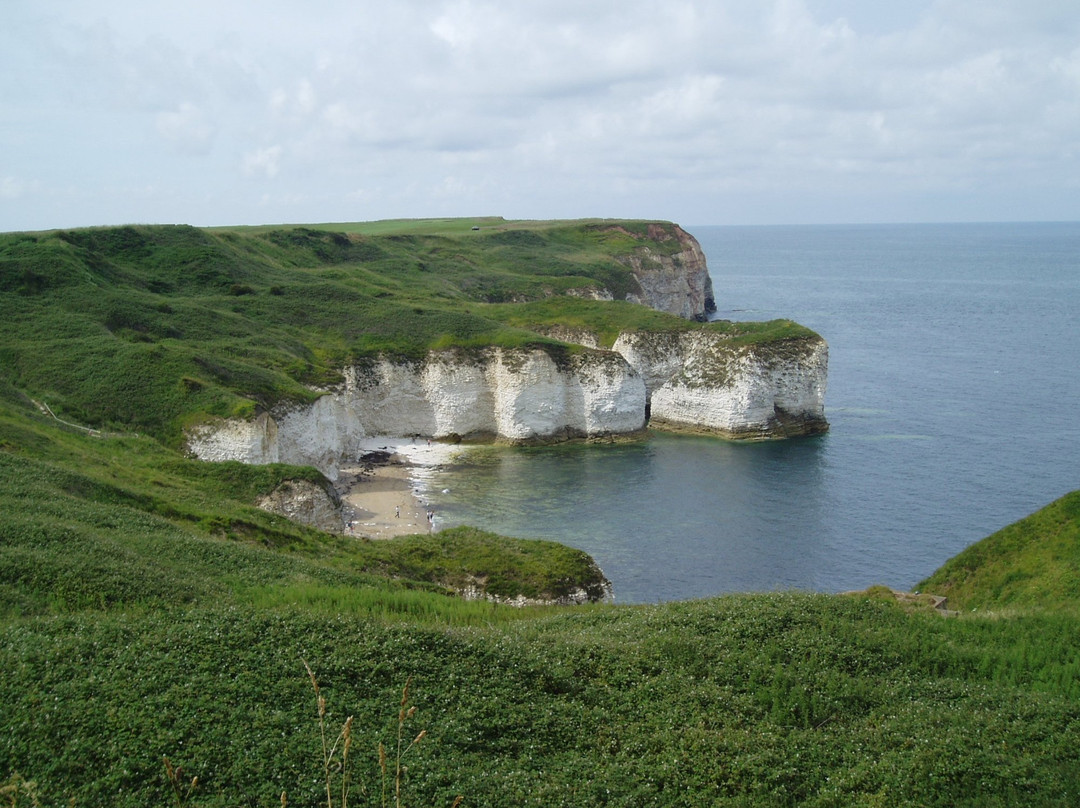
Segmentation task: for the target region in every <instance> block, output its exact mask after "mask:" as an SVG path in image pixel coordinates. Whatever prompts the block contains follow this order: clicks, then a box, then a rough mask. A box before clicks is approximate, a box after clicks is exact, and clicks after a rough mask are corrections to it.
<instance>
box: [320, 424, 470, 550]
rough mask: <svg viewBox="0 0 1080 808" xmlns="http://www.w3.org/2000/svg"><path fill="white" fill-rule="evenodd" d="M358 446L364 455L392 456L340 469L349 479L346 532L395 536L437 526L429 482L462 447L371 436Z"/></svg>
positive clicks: (345, 500) (344, 496)
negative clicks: (429, 498)
mask: <svg viewBox="0 0 1080 808" xmlns="http://www.w3.org/2000/svg"><path fill="white" fill-rule="evenodd" d="M359 449H360V454H361V456H363V455H364V454H366V453H368V452H386V453H387V454H388V455H389V456H390V459H389V462H387V463H385V464H381V465H374V466H370V465H366V464H363V463H357V464H354V465H349V466H345V467H343V468H342V469H341V476H342V477H343V478H345V479H347V480H349V481H350V483H349V485H348V487H347V489H346V490H345V491H344V492H343V493H342V497H341V499H342V510H343V516H344V519H345V533H346V535H350V536H360V537H364V538H369V539H391V538H394V537H395V536H407V535H410V534H413V533H430V532H432V531H433V530H437V529H438V527H439V516H438V514H434V518H433V519H431V520H429V519H428V513H429V512H430V510H431V509H430V506H429V503H428V502H427V499H426V497H425V493H426V491H427V488H428V483H429V481H430V479H431V474H432V472H433V471H435V470H436V469H438V467H439V466H441V465H443V464H445V463H449V462H450V461H451V460H452V459H453V457H454V456H455V455H457V454H458V453H460V452H461V451H462V447H461V446H456V445H450V444H446V443H438V442H436V441H430V440H428V439H427V438H415V439H414V438H398V437H369V438H364V440H362V441H361V442H360V446H359Z"/></svg>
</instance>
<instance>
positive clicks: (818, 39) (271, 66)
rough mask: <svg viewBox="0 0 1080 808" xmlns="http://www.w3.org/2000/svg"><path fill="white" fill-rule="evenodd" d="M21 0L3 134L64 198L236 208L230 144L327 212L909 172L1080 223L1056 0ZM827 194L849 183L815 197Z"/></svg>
mask: <svg viewBox="0 0 1080 808" xmlns="http://www.w3.org/2000/svg"><path fill="white" fill-rule="evenodd" d="M15 4H16V12H15V13H14V14H13V15H12V19H13V20H14V23H13V24H11V25H9V26H7V30H6V31H0V53H4V54H6V56H4V57H2V58H4V60H5V63H10V68H9V69H6V70H5V71H0V91H2V92H3V93H4V98H5V106H4V109H3V110H0V124H2V126H0V154H4V155H5V156H9V159H10V160H11V161H12V165H18V166H20V170H25V171H26V172H27V173H29V174H34V175H37V176H43V177H44V176H46V175H47V174H48V172H50V171H55V173H56V174H57V176H58V177H59V176H63V177H65V181H67V179H66V178H69V177H75V176H79V177H85V181H86V182H87V183H88V187H87V188H86V189H85V193H84V194H81V195H75V196H73V197H72V198H73V199H82V198H92V197H93V185H94V183H96V184H97V185H98V186H101V185H103V184H104V181H103V178H110V177H116V178H118V180H122V182H119V181H118V183H117V185H120V184H123V185H127V186H129V187H135V186H139V185H140V184H142V183H145V182H147V181H151V180H152V181H153V183H154V185H155V187H158V188H161V189H162V191H161V193H162V194H166V193H169V194H170V198H172V199H184V198H188V197H190V198H194V197H195V194H196V192H197V193H198V194H199V198H200V199H201V200H205V198H206V197H207V195H209V196H210V197H211V198H212V199H214V200H217V202H216V204H217V205H218V207H217V208H209V207H207V206H206V205H205V204H204V205H202V206H200V207H199V208H198V209H196V210H193V211H192V212H191V213H189V214H186V215H184V216H183V217H181V218H185V219H188V220H192V219H196V218H198V217H207V216H210V217H214V218H216V219H218V220H223V221H236V220H237V219H238V217H239V218H244V217H248V218H251V219H252V220H256V219H257V218H258V217H259V216H263V215H266V211H267V208H266V207H260V206H257V205H255V206H252V208H251V210H250V211H247V209H246V208H245V206H246V205H248V202H247V201H246V198H243V197H240V198H235V199H234V198H232V197H230V194H232V193H236V191H235V190H234V189H233V188H232V187H231V186H230V184H229V182H230V181H229V177H230V176H235V169H236V165H235V163H234V165H233V166H229V165H228V161H229V160H233V161H235V160H236V159H237V158H236V155H240V157H239V169H240V172H241V174H242V175H243V176H246V177H250V178H257V179H274V180H275V185H276V186H277V188H276V190H277V192H278V193H279V198H286V197H288V198H289V199H290V200H291V202H290V205H291V207H290V208H289V210H290V211H292V212H294V213H295V215H298V216H302V217H305V218H307V219H309V220H316V221H317V220H322V221H325V220H329V219H340V218H342V216H343V214H342V213H341V212H336V211H335V206H341V207H342V208H343V209H344V210H347V211H349V213H348V215H349V216H353V217H355V216H357V215H362V216H365V217H370V218H382V217H383V216H385V215H414V216H422V215H426V214H427V213H429V212H433V211H431V210H429V208H430V207H438V208H439V211H438V212H439V213H440V214H444V213H462V214H465V213H470V212H472V211H471V210H465V209H459V210H448V209H447V208H446V205H448V204H450V203H451V201H452V200H453V199H454V198H455V197H458V198H459V199H463V200H467V201H468V203H469V204H473V205H476V206H478V207H479V208H481V209H484V210H486V211H487V212H500V213H504V214H506V215H511V216H512V215H529V216H560V215H566V213H567V211H568V210H569V209H570V208H574V207H578V206H583V205H585V204H590V205H593V206H594V207H595V208H596V209H595V210H593V211H582V213H583V214H587V213H590V212H591V213H595V214H596V215H662V216H667V217H670V218H676V219H681V220H683V221H690V222H695V221H696V222H704V221H708V220H709V217H710V211H712V210H715V209H720V208H722V209H725V210H727V209H735V208H737V207H738V198H739V195H740V194H741V195H745V194H751V193H752V194H755V195H758V196H760V197H762V198H765V197H768V196H770V195H771V196H773V197H775V198H777V199H780V198H783V200H784V207H783V209H784V210H785V211H792V210H800V209H801V210H804V211H805V216H806V217H808V218H815V219H817V218H830V217H835V218H845V217H848V216H850V215H851V213H850V211H852V210H855V211H858V212H859V214H860V215H865V216H868V217H872V216H873V212H872V211H871V210H867V208H866V200H867V199H871V200H873V199H874V198H878V197H880V198H881V199H882V200H883V204H882V206H881V210H883V211H885V210H893V209H895V208H896V206H895V205H890V204H886V201H887V198H888V197H889V195H890V194H894V193H895V194H898V195H901V196H904V198H905V199H907V198H909V197H910V193H911V189H912V188H919V189H931V190H934V189H936V191H935V193H934V194H929V193H928V194H927V196H926V203H925V204H926V207H925V209H924V211H923V212H922V213H921V214H917V215H918V216H919V217H921V218H941V217H952V218H963V211H962V210H961V209H958V208H957V207H956V206H955V205H952V206H951V207H950V208H948V209H945V208H941V207H935V205H937V204H938V202H937V200H938V199H940V197H941V194H942V193H945V192H949V193H951V192H952V191H953V190H954V189H955V188H959V187H967V188H971V194H972V196H971V199H972V202H973V205H972V209H973V210H974V209H978V210H980V211H984V210H986V209H987V207H988V205H991V204H997V205H998V207H999V208H1000V210H1001V216H1002V217H1004V218H1025V217H1026V216H1025V212H1026V211H1025V210H1018V209H1017V208H1016V207H1015V203H1014V202H1013V201H1012V200H1014V199H1019V198H1031V197H1033V196H1036V197H1038V198H1044V199H1046V200H1047V210H1052V211H1054V212H1055V216H1054V218H1070V217H1077V216H1080V198H1078V197H1077V195H1076V191H1075V189H1076V186H1077V185H1078V184H1080V175H1078V166H1077V161H1076V158H1077V148H1076V147H1075V146H1074V145H1073V143H1074V141H1075V134H1074V133H1075V131H1076V130H1077V127H1078V125H1080V102H1078V98H1080V49H1078V48H1077V46H1076V42H1077V41H1078V40H1080V15H1076V14H1075V13H1074V12H1073V11H1072V5H1073V4H1072V3H1071V2H1056V1H1055V0H995V2H994V3H991V4H990V5H989V6H988V5H987V4H985V3H976V2H975V0H912V2H911V3H904V4H892V5H890V6H889V7H888V8H886V7H884V6H881V7H879V6H876V5H873V4H867V3H864V2H861V0H763V2H761V3H745V2H741V0H672V2H669V3H666V4H664V5H663V6H662V7H657V6H656V4H655V3H652V2H645V0H619V2H615V0H594V1H593V2H589V3H581V2H580V0H546V1H545V2H541V1H540V0H522V1H521V2H515V3H505V2H503V3H498V2H494V0H399V2H395V3H393V4H385V3H376V2H374V0H352V2H345V0H318V1H317V2H315V3H314V4H311V5H309V6H304V7H297V6H296V5H295V4H290V3H287V2H285V1H284V0H268V2H267V3H263V4H259V5H258V6H257V7H256V6H255V5H254V4H253V3H250V2H242V1H241V0H217V1H216V2H214V3H210V2H209V0H190V2H189V3H187V4H185V6H184V8H183V10H182V13H181V10H180V7H175V8H174V7H172V6H170V5H168V4H167V5H166V7H160V8H159V7H158V6H154V5H153V4H149V5H147V4H145V3H135V2H134V0H112V2H110V4H108V9H107V10H102V9H97V10H95V9H93V8H89V7H87V6H84V5H79V4H71V3H70V2H67V0H34V2H33V3H31V0H15ZM256 12H257V13H256ZM208 20H209V22H207V21H208ZM5 66H7V64H5ZM16 76H18V77H20V78H19V79H18V80H16V78H15V77H16ZM146 133H150V134H151V137H145V135H146ZM140 138H141V139H142V140H140ZM160 139H164V140H165V141H166V142H167V143H168V144H170V146H171V147H172V148H171V150H166V151H164V152H163V151H162V150H161V149H160V148H156V147H157V146H159V145H160ZM177 154H178V155H180V156H184V155H187V156H191V155H199V156H201V157H202V158H203V159H201V160H199V161H192V160H183V159H179V158H178V157H177V156H175V155H177ZM286 156H287V158H288V166H289V169H290V170H289V171H285V170H283V168H284V164H285V163H284V161H285V158H286ZM23 167H25V169H23ZM88 167H90V168H89V169H88ZM76 169H77V170H76ZM95 172H98V173H97V174H95ZM448 178H452V179H448ZM1035 187H1037V188H1038V189H1039V191H1040V194H1038V195H1037V194H1034V193H1033V192H1031V191H1030V189H1031V188H1035ZM357 188H364V189H368V192H366V193H364V194H363V195H362V196H361V197H359V198H357V197H355V196H350V195H351V194H353V193H354V192H355V190H356V189H357ZM373 189H393V190H392V191H389V192H387V191H384V190H379V191H378V192H376V191H375V190H373ZM673 189H677V190H673ZM1010 189H1015V190H1016V191H1022V190H1024V189H1029V191H1028V192H1026V193H1009V190H1010ZM1055 189H1056V190H1055ZM826 192H827V193H826ZM5 193H8V194H10V191H7V192H5ZM991 194H993V195H996V196H995V197H993V198H991V197H988V195H991ZM826 195H827V196H828V197H829V198H832V199H838V200H843V199H845V198H848V197H849V196H850V198H851V199H856V198H857V199H858V200H859V202H858V204H855V203H852V205H850V206H848V207H846V208H845V207H844V206H843V205H840V206H838V207H836V208H835V211H829V210H824V209H823V208H822V205H821V202H820V200H821V198H822V197H823V196H826ZM35 196H37V195H35ZM7 198H10V197H7ZM72 204H74V203H72ZM117 204H118V205H119V204H122V200H117ZM463 204H464V203H463ZM669 204H670V205H673V206H674V207H673V208H671V209H667V208H664V209H660V208H662V207H663V206H665V205H669ZM390 205H396V206H399V207H398V208H396V209H395V210H393V211H390V210H386V209H385V207H381V206H390ZM762 209H767V206H763V208H762ZM94 214H95V211H94V210H93V209H89V208H88V209H86V211H85V213H84V215H86V216H88V217H92V216H93V215H94ZM135 214H137V210H136V211H135V213H134V214H133V215H130V216H128V219H129V220H134V219H137V218H138V217H137V215H135ZM27 215H37V216H39V217H44V218H47V217H48V216H49V215H50V209H49V208H48V207H47V205H45V204H44V203H43V206H42V208H41V209H40V210H39V211H37V212H36V213H34V211H32V210H30V209H29V208H28V209H27ZM72 215H73V216H74V215H75V211H74V208H73V213H72ZM214 218H211V219H210V220H209V221H210V222H212V221H213V220H214ZM37 223H38V224H39V225H40V226H48V225H49V222H48V221H44V220H42V221H37ZM88 223H92V221H91V222H88Z"/></svg>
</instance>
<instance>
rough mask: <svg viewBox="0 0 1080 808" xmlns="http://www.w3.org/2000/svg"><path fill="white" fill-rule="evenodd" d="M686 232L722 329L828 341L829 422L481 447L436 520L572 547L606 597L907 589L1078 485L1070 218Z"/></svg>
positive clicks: (1078, 307)
mask: <svg viewBox="0 0 1080 808" xmlns="http://www.w3.org/2000/svg"><path fill="white" fill-rule="evenodd" d="M690 229H691V231H692V232H693V233H694V235H695V236H696V237H697V238H698V240H699V241H700V242H701V244H702V247H703V248H704V249H705V252H706V254H707V256H708V259H709V267H710V270H711V272H712V276H713V283H714V285H715V291H716V299H717V305H718V306H719V308H720V311H719V313H718V316H719V317H723V318H726V319H742V320H766V319H772V318H776V317H787V318H791V319H794V320H797V321H798V322H800V323H803V324H804V325H807V326H809V327H811V328H813V329H814V330H816V331H817V332H818V333H820V334H821V335H822V336H824V337H825V338H826V340H827V341H828V342H829V346H830V367H829V389H828V395H827V397H826V414H827V417H828V418H829V421H830V423H831V426H832V428H831V431H830V432H829V433H828V434H827V435H824V436H820V437H815V438H807V439H800V440H795V441H788V442H777V443H768V444H735V443H730V442H726V441H722V440H717V439H710V438H690V437H678V436H666V435H659V434H658V435H655V436H654V437H653V438H652V439H650V440H648V441H645V442H643V443H638V444H631V445H617V446H585V445H570V446H559V447H549V448H543V449H510V448H484V449H478V450H475V451H473V452H470V453H469V454H468V455H467V456H466V460H467V462H466V463H465V464H463V465H462V466H459V467H456V468H454V469H450V470H447V471H445V472H444V473H442V474H441V475H440V476H439V478H438V479H437V480H434V481H433V486H432V487H433V489H434V490H436V491H437V490H441V489H443V488H447V489H449V493H448V494H444V495H434V496H433V500H434V502H435V504H436V509H437V512H438V513H439V518H440V525H442V526H445V525H451V524H460V523H468V524H474V525H478V526H481V527H484V528H487V529H490V530H494V531H497V532H500V533H504V534H507V535H514V536H522V537H542V538H551V539H555V540H558V541H561V542H564V543H566V544H570V545H573V546H575V547H580V548H582V549H584V550H586V551H588V552H589V553H591V554H592V555H593V557H595V558H596V559H597V561H598V562H599V563H600V565H601V567H603V569H604V571H605V573H606V574H607V575H608V577H609V578H611V580H612V581H613V582H614V586H615V596H616V600H617V601H619V602H651V601H658V600H675V599H686V598H695V597H703V596H709V595H716V594H721V593H726V592H733V591H762V590H773V589H791V588H798V589H808V590H817V591H825V592H834V591H841V590H845V589H855V588H863V587H866V586H868V585H871V584H875V583H884V584H888V585H891V586H895V587H902V588H907V587H911V586H912V585H914V584H915V583H916V582H917V581H919V580H920V579H922V578H923V577H925V576H927V575H929V574H930V573H931V572H933V571H934V570H935V569H936V568H937V567H938V566H940V565H941V564H942V563H943V562H944V561H945V560H946V559H948V558H949V557H951V556H953V555H955V554H956V553H957V552H959V551H960V550H961V549H963V548H964V547H966V546H967V545H968V544H971V543H972V542H974V541H977V540H978V539H980V538H982V537H984V536H986V535H988V534H990V533H992V532H994V531H995V530H997V529H999V528H1001V527H1003V526H1005V525H1006V524H1008V523H1010V522H1013V521H1016V520H1017V519H1020V518H1022V517H1024V516H1026V515H1027V514H1029V513H1031V512H1032V511H1034V510H1036V509H1038V508H1040V507H1042V506H1043V505H1045V504H1047V503H1049V502H1051V501H1052V500H1054V499H1056V498H1057V497H1059V496H1061V495H1062V494H1065V493H1066V492H1068V491H1071V490H1074V489H1076V488H1080V420H1078V413H1080V224H1077V223H1066V224H1005V225H1001V224H994V225H976V224H972V225H889V226H876V225H861V226H812V227H696V228H690Z"/></svg>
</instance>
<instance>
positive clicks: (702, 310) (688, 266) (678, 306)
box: [618, 224, 716, 320]
mask: <svg viewBox="0 0 1080 808" xmlns="http://www.w3.org/2000/svg"><path fill="white" fill-rule="evenodd" d="M646 232H647V236H646V237H645V238H643V239H641V244H640V245H639V246H638V247H636V248H635V249H634V250H633V251H632V252H630V253H628V254H626V255H622V256H618V260H619V261H620V262H621V263H623V264H625V265H626V266H628V267H629V268H630V270H631V271H632V272H633V273H634V277H635V278H636V279H637V282H638V284H639V285H640V287H641V291H640V293H630V294H628V295H627V296H626V299H627V300H629V301H630V302H632V303H641V304H643V305H646V306H649V307H651V308H654V309H656V310H657V311H663V312H667V313H668V314H674V315H675V316H676V317H682V318H684V319H687V320H705V319H706V317H707V316H708V315H709V314H712V313H713V312H714V311H716V301H715V299H714V297H713V286H712V277H711V276H710V275H709V268H708V266H707V265H706V263H705V253H704V252H703V251H702V249H701V245H700V244H698V242H697V239H695V238H694V237H693V236H691V235H690V234H689V233H687V232H686V231H685V230H683V229H682V228H681V227H679V226H678V225H666V226H665V225H661V224H651V225H649V227H648V230H647V231H646ZM672 242H674V244H676V245H678V251H677V252H664V251H662V250H661V249H659V248H660V247H664V248H668V249H670V248H671V245H672Z"/></svg>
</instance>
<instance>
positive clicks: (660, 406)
mask: <svg viewBox="0 0 1080 808" xmlns="http://www.w3.org/2000/svg"><path fill="white" fill-rule="evenodd" d="M614 348H615V350H616V351H618V352H619V353H620V354H621V355H622V356H623V357H624V358H625V359H626V360H627V362H628V363H629V364H630V365H631V366H632V367H633V368H634V369H635V370H636V371H637V372H638V373H639V374H641V377H642V378H643V379H644V381H645V387H646V389H647V391H648V399H649V401H648V409H649V423H650V425H651V426H653V427H657V428H661V429H663V428H668V429H676V430H680V431H694V432H705V433H714V434H718V435H723V436H725V437H730V438H741V439H763V438H777V437H793V436H797V435H810V434H815V433H818V432H824V431H826V430H827V429H828V422H827V421H826V420H825V390H826V386H827V381H828V362H829V349H828V345H827V344H826V343H825V341H824V340H823V339H821V338H820V337H817V336H812V337H800V338H794V339H788V340H781V341H778V342H768V343H761V344H750V345H735V344H733V343H732V341H731V340H730V339H727V338H725V337H724V336H722V335H719V334H715V333H712V332H709V331H706V330H700V331H689V332H683V333H678V334H676V333H667V334H660V335H658V334H622V335H620V336H619V338H618V339H617V340H616V342H615V346H614Z"/></svg>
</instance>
